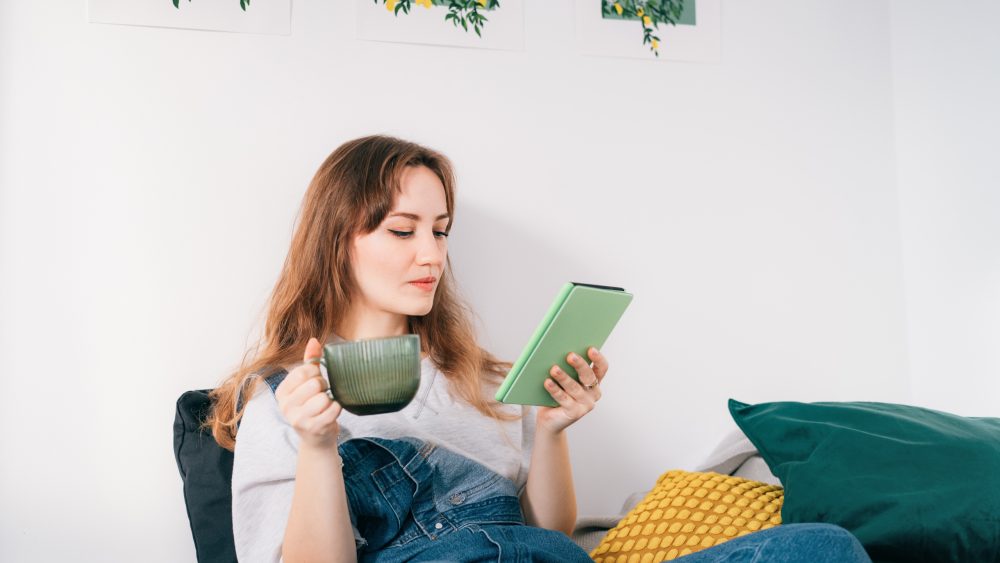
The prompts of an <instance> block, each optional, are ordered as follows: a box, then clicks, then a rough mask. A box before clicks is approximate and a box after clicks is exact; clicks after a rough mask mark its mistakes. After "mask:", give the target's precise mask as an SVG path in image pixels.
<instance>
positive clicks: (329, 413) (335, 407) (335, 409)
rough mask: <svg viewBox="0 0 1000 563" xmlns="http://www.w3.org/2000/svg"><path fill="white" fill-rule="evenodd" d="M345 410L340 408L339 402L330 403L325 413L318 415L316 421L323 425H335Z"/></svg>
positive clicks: (324, 410)
mask: <svg viewBox="0 0 1000 563" xmlns="http://www.w3.org/2000/svg"><path fill="white" fill-rule="evenodd" d="M343 410H344V408H343V407H341V406H340V403H338V402H337V401H330V402H329V403H328V404H327V405H326V408H325V409H323V412H321V413H319V414H318V415H316V421H317V422H318V423H319V424H322V425H324V426H325V425H328V424H333V423H334V422H335V421H336V420H337V418H339V417H340V413H341V412H343Z"/></svg>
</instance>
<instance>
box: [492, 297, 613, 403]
mask: <svg viewBox="0 0 1000 563" xmlns="http://www.w3.org/2000/svg"><path fill="white" fill-rule="evenodd" d="M631 302H632V294H631V293H626V292H625V291H624V290H622V289H621V288H615V287H604V286H595V285H587V284H579V283H567V284H566V285H564V286H563V288H562V289H561V290H560V291H559V294H558V295H556V298H555V300H554V301H553V302H552V306H551V307H550V308H549V311H548V313H546V314H545V317H543V318H542V322H540V323H539V324H538V328H536V329H535V333H534V334H533V335H532V336H531V339H530V340H529V341H528V344H527V346H525V347H524V350H523V351H522V352H521V356H520V357H519V358H518V359H517V361H516V362H514V365H513V367H511V368H510V371H509V372H508V373H507V378H506V379H504V381H503V383H502V384H501V385H500V389H499V390H497V394H496V400H498V401H500V402H502V403H510V404H517V405H540V406H547V407H555V406H558V405H559V404H558V403H556V401H555V399H553V398H552V396H551V395H549V392H548V391H546V389H545V387H544V381H545V379H546V378H547V377H549V370H550V369H552V366H553V365H558V366H559V367H561V368H562V369H563V371H565V372H566V373H568V374H569V375H570V377H572V378H574V379H577V375H576V370H575V369H573V367H572V366H570V365H569V364H568V363H566V356H567V355H568V354H569V353H570V352H576V354H577V355H579V356H580V357H581V358H584V359H586V360H587V361H588V362H589V359H588V357H587V349H588V348H590V347H591V346H594V347H595V348H598V349H600V348H601V347H602V346H604V342H605V341H606V340H607V339H608V336H609V335H610V334H611V331H612V330H613V329H614V328H615V325H616V324H618V320H619V319H621V317H622V314H623V313H624V312H625V309H626V308H627V307H628V305H629V303H631Z"/></svg>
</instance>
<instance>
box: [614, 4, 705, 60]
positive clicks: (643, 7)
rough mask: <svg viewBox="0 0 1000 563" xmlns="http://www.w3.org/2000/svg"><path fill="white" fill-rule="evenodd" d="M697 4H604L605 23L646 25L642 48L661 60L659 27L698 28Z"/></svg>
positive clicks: (643, 30)
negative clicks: (690, 26) (695, 6)
mask: <svg viewBox="0 0 1000 563" xmlns="http://www.w3.org/2000/svg"><path fill="white" fill-rule="evenodd" d="M695 1H696V0H601V16H602V17H603V18H604V19H615V20H636V21H638V22H639V23H640V24H641V25H642V44H643V45H647V44H648V45H649V50H650V51H652V52H653V54H654V55H656V56H657V57H659V56H660V41H661V39H660V36H659V35H657V34H656V32H657V30H658V28H659V25H660V24H661V23H662V24H666V25H677V24H681V25H695V17H694V15H695V9H694V3H695Z"/></svg>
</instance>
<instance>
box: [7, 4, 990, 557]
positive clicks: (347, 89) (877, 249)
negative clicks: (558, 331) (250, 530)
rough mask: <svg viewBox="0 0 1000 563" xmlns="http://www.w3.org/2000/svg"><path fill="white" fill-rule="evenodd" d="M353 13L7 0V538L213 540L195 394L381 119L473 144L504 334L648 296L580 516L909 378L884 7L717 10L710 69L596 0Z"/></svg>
mask: <svg viewBox="0 0 1000 563" xmlns="http://www.w3.org/2000/svg"><path fill="white" fill-rule="evenodd" d="M165 1H166V0H165ZM194 1H195V2H197V1H199V0H194ZM353 4H354V3H353V2H314V1H311V0H304V1H301V2H297V3H295V4H294V6H293V15H292V33H291V35H289V36H263V35H241V34H231V33H211V32H199V31H186V30H176V29H157V28H142V27H128V26H110V25H96V24H87V23H86V21H85V6H84V5H83V3H81V2H69V1H59V2H44V3H39V2H20V1H14V0H2V1H0V274H2V277H0V358H2V360H3V366H4V367H3V370H2V371H0V374H2V375H0V377H2V378H3V380H2V388H3V390H4V392H3V393H2V394H0V427H2V428H3V429H4V431H3V432H0V446H2V455H0V505H2V506H3V507H4V508H3V510H0V559H2V560H4V561H49V560H62V559H73V560H83V561H131V560H135V559H136V558H137V556H136V554H141V557H138V558H141V559H143V560H148V561H171V562H172V561H183V560H193V557H194V550H193V547H192V544H191V539H190V534H189V530H188V527H187V522H186V517H185V513H184V506H183V501H182V497H181V483H180V478H179V476H178V474H177V471H176V467H175V465H174V460H173V457H172V453H171V437H172V436H171V428H170V427H171V423H172V420H173V415H174V401H175V399H176V397H177V396H178V395H179V394H180V393H181V392H182V391H184V390H186V389H192V388H205V387H211V386H213V385H215V384H216V383H217V382H218V381H219V380H220V378H222V377H223V376H224V375H225V374H226V372H227V371H228V370H230V369H231V368H232V367H233V366H235V365H236V364H237V363H238V361H239V359H240V358H241V357H242V354H243V351H244V349H245V346H246V345H247V342H248V339H249V338H250V336H251V334H252V333H253V331H254V329H255V327H256V323H257V322H258V321H259V320H260V319H261V313H262V310H263V309H262V308H263V305H264V300H265V298H266V296H267V294H268V292H269V290H270V287H271V285H272V284H273V283H274V280H275V276H276V275H277V273H278V270H279V267H280V265H281V261H282V259H283V256H284V254H285V252H286V250H287V245H288V241H289V237H290V233H291V229H292V221H293V218H294V215H295V213H296V210H297V206H298V204H299V201H300V198H301V196H302V193H303V191H304V190H305V187H306V184H307V182H308V180H309V179H310V178H311V176H312V174H313V172H314V171H315V169H316V167H317V166H318V165H319V164H320V162H321V161H322V160H323V158H324V157H325V156H326V155H327V154H328V153H329V152H330V151H331V150H333V148H335V147H336V146H337V145H338V144H340V143H341V142H343V141H346V140H348V139H351V138H354V137H357V136H360V135H365V134H370V133H378V132H383V133H389V134H395V135H399V136H402V137H405V138H409V139H413V140H415V141H418V142H423V143H426V144H428V145H430V146H433V147H435V148H438V149H440V150H442V151H444V152H445V153H446V154H448V155H449V156H451V157H452V159H453V160H454V162H455V163H456V165H457V169H458V173H459V181H460V186H459V189H460V192H459V202H458V213H457V222H456V226H455V230H454V234H453V237H452V238H451V245H452V260H453V262H454V264H455V268H456V273H457V275H458V277H459V281H460V284H461V287H462V289H463V291H464V292H465V294H466V295H467V297H468V298H469V300H470V301H471V302H472V304H473V306H474V307H475V309H476V310H477V311H478V313H479V317H480V319H481V325H482V339H483V342H484V344H486V345H488V346H489V347H490V348H491V349H493V350H494V351H495V352H497V353H498V354H500V355H501V356H504V357H507V358H513V357H514V356H515V355H516V354H517V352H518V350H519V348H520V346H521V345H522V344H523V342H524V340H525V339H526V338H527V337H528V335H529V334H530V331H531V329H532V328H533V327H534V325H535V323H536V322H537V321H538V319H539V317H540V316H541V315H542V313H543V312H544V310H545V307H546V306H547V305H548V303H549V301H550V300H551V298H552V296H553V295H554V293H555V291H556V290H557V289H558V287H559V285H560V284H561V283H562V282H563V281H565V280H583V281H589V282H594V283H606V284H614V285H621V286H624V287H626V288H628V289H629V290H631V291H633V292H634V293H635V295H636V299H635V301H634V303H633V305H632V307H631V309H630V310H629V311H628V312H627V313H626V316H625V317H624V319H623V320H622V322H621V324H620V325H619V329H618V330H616V332H615V334H614V335H612V338H611V340H610V341H609V343H608V344H607V346H606V347H605V352H606V353H607V354H608V356H609V357H610V358H611V360H612V372H611V374H610V375H609V378H608V380H607V382H606V385H605V394H606V398H605V400H604V401H602V403H601V405H600V408H599V409H598V410H597V411H595V412H594V413H593V415H592V416H590V417H588V418H587V419H586V420H585V421H583V422H581V423H580V424H578V425H577V426H576V427H574V428H573V430H572V433H571V443H572V447H573V462H574V472H575V476H576V480H577V484H578V491H579V499H580V505H581V514H588V513H601V512H607V511H613V510H616V509H617V508H618V507H619V506H620V504H621V502H622V501H623V500H624V498H625V496H626V495H627V493H629V492H631V491H634V490H639V489H643V488H648V487H649V486H651V485H652V483H653V481H654V480H655V478H656V477H657V476H658V475H659V474H661V473H662V472H664V471H666V470H667V469H671V468H690V467H692V466H693V465H694V464H695V463H697V462H698V461H699V460H700V459H702V458H703V457H704V455H705V454H706V453H707V452H708V451H709V450H710V449H711V447H712V446H713V445H714V443H715V441H716V440H718V439H719V438H720V437H721V435H722V434H723V433H724V432H725V431H726V430H727V429H728V428H729V427H730V426H731V422H730V421H729V417H728V414H727V412H726V408H725V401H726V399H727V398H728V397H734V398H737V399H740V400H743V401H747V402H754V401H766V400H778V399H798V400H852V399H866V400H887V401H899V402H905V401H910V400H911V399H912V395H911V388H910V385H909V383H908V379H907V368H906V364H907V349H906V341H905V338H906V334H907V328H906V325H905V323H906V315H905V313H904V302H905V301H904V299H905V295H904V289H903V288H904V285H903V277H902V252H901V232H900V225H899V213H900V211H899V205H898V203H899V202H898V199H897V193H896V168H895V162H896V160H895V159H896V156H895V144H894V135H895V131H896V130H897V129H894V128H895V127H896V124H895V122H894V111H893V110H894V107H893V100H894V95H895V94H894V91H893V84H892V79H893V72H892V64H891V63H892V58H891V53H892V49H891V44H890V6H889V3H888V2H887V1H886V0H883V1H879V2H870V1H863V0H850V1H847V2H844V1H841V2H829V1H820V0H812V1H806V2H794V3H792V2H779V1H776V0H772V1H764V0H760V1H756V2H728V3H724V5H723V19H722V38H723V55H722V62H721V63H720V64H708V65H704V64H684V63H660V62H646V61H641V60H632V59H612V58H591V57H584V56H580V55H578V54H576V53H575V52H574V50H573V49H574V33H573V29H572V27H571V25H572V21H573V17H572V13H571V12H570V10H571V8H572V6H573V2H571V1H570V0H559V1H551V2H528V3H526V4H527V5H526V7H525V22H526V30H525V50H524V51H521V52H517V51H515V52H510V51H487V50H478V49H455V48H445V47H431V46H420V45H404V44H391V43H377V42H363V41H358V40H356V39H355V38H354V36H355V30H354V25H355V14H354V12H353V10H354V7H353ZM250 9H253V8H252V7H251V8H250ZM844 14H853V15H852V16H851V17H849V18H847V19H848V20H849V25H844V21H845V16H844ZM994 232H995V231H994ZM995 318H996V317H994V319H995Z"/></svg>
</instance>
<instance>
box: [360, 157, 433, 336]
mask: <svg viewBox="0 0 1000 563" xmlns="http://www.w3.org/2000/svg"><path fill="white" fill-rule="evenodd" d="M400 185H401V191H400V193H399V194H398V195H397V197H396V201H395V204H394V206H393V208H392V211H390V212H389V214H388V215H387V216H386V218H385V220H383V221H382V224H381V225H379V226H378V228H376V229H375V230H374V231H372V232H370V233H367V234H362V235H358V236H356V237H355V239H354V249H353V252H352V258H351V266H352V269H353V271H354V278H355V280H356V281H357V284H358V288H359V289H360V295H359V298H360V299H359V302H358V303H356V306H361V307H362V308H363V309H364V310H366V311H367V312H369V313H376V314H377V313H390V314H398V315H412V316H422V315H426V314H427V313H429V312H430V310H431V306H432V305H433V303H434V292H435V291H437V286H438V283H439V281H440V279H441V276H442V275H443V271H444V267H445V264H446V263H447V262H446V258H447V256H448V238H447V236H448V235H447V228H448V207H447V204H446V202H445V194H444V185H443V184H442V183H441V180H440V179H438V177H437V175H436V174H434V172H432V171H431V170H430V169H429V168H427V167H426V166H408V167H406V168H405V169H404V171H403V175H402V177H401V178H400Z"/></svg>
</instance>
